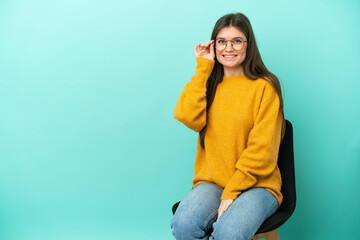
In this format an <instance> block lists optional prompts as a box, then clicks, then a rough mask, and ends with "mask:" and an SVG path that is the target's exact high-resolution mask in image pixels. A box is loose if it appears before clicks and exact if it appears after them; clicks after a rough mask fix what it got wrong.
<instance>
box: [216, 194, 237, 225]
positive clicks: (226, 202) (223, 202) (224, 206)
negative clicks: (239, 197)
mask: <svg viewBox="0 0 360 240" xmlns="http://www.w3.org/2000/svg"><path fill="white" fill-rule="evenodd" d="M233 202H234V199H224V200H221V202H220V206H219V209H218V217H217V220H219V218H220V216H221V215H222V214H223V213H224V212H225V211H226V210H227V209H228V208H229V207H230V205H231V204H232V203H233ZM217 220H216V221H217Z"/></svg>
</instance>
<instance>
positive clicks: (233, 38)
mask: <svg viewBox="0 0 360 240" xmlns="http://www.w3.org/2000/svg"><path fill="white" fill-rule="evenodd" d="M238 38H240V39H241V40H244V39H243V38H242V37H234V38H233V39H230V40H235V39H238ZM218 39H225V38H222V37H219V38H216V40H218Z"/></svg>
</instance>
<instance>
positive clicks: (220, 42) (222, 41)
mask: <svg viewBox="0 0 360 240" xmlns="http://www.w3.org/2000/svg"><path fill="white" fill-rule="evenodd" d="M217 42H218V43H219V44H225V41H224V40H223V39H219V40H217Z"/></svg>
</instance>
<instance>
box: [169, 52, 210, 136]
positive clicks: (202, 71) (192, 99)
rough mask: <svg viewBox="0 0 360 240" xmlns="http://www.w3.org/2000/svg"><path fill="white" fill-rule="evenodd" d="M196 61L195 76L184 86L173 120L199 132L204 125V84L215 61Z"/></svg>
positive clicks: (204, 59)
mask: <svg viewBox="0 0 360 240" xmlns="http://www.w3.org/2000/svg"><path fill="white" fill-rule="evenodd" d="M196 61H197V66H196V69H195V72H196V74H195V75H194V76H193V77H192V78H191V81H190V82H188V83H187V84H185V87H184V91H183V92H182V93H181V94H180V98H179V100H178V102H177V103H176V106H175V109H174V118H176V119H177V120H179V121H180V122H182V123H183V124H185V126H187V127H188V128H190V129H192V130H194V131H196V132H199V131H200V130H201V129H203V127H205V125H206V83H207V80H208V78H209V77H210V74H211V72H212V69H213V67H214V64H215V61H213V60H210V59H207V58H202V57H198V58H196Z"/></svg>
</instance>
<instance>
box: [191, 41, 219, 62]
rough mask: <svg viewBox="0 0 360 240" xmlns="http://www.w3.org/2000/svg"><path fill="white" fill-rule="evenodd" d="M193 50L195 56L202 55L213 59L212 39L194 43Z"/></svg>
mask: <svg viewBox="0 0 360 240" xmlns="http://www.w3.org/2000/svg"><path fill="white" fill-rule="evenodd" d="M194 50H195V56H196V57H203V58H208V59H210V60H215V52H214V40H211V41H209V42H207V43H199V44H196V46H195V48H194Z"/></svg>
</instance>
